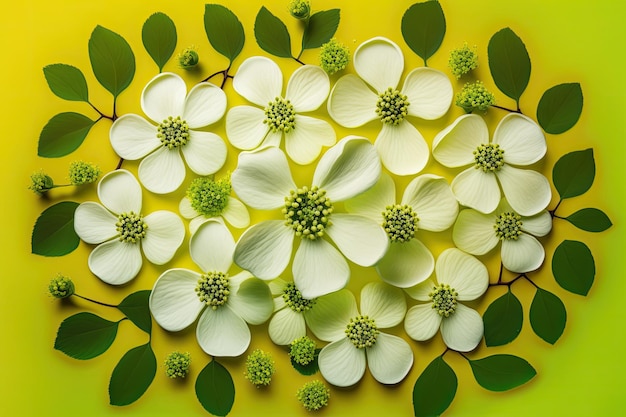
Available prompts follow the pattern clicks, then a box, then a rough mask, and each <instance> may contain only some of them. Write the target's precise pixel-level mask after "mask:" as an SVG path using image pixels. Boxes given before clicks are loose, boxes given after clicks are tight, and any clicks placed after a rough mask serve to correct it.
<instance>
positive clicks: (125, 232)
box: [115, 211, 148, 243]
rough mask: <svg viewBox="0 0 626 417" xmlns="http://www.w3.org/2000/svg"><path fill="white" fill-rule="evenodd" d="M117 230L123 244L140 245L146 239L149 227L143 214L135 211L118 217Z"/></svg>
mask: <svg viewBox="0 0 626 417" xmlns="http://www.w3.org/2000/svg"><path fill="white" fill-rule="evenodd" d="M115 228H116V229H117V233H118V236H119V239H120V241H121V242H126V243H139V241H141V240H142V239H143V238H145V237H146V232H147V231H148V225H147V224H146V222H145V221H144V220H143V216H142V215H141V214H137V213H135V212H134V211H131V212H128V213H122V214H120V215H119V216H118V217H117V223H115Z"/></svg>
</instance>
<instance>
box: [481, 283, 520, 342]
mask: <svg viewBox="0 0 626 417" xmlns="http://www.w3.org/2000/svg"><path fill="white" fill-rule="evenodd" d="M523 317H524V312H523V310H522V303H520V302H519V300H518V299H517V297H516V296H515V295H514V294H513V293H512V292H511V290H510V289H509V291H507V293H506V294H504V295H503V296H502V297H500V298H498V299H497V300H495V301H494V302H493V303H491V305H490V306H489V307H487V311H485V314H484V315H483V322H484V324H485V343H486V344H487V346H501V345H505V344H507V343H510V342H512V341H513V340H515V338H516V337H517V336H518V335H519V333H520V331H521V330H522V322H523V320H524V318H523Z"/></svg>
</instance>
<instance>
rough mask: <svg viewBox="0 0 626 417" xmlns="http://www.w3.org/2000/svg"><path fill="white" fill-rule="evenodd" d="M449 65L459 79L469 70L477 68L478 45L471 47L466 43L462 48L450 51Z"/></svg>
mask: <svg viewBox="0 0 626 417" xmlns="http://www.w3.org/2000/svg"><path fill="white" fill-rule="evenodd" d="M448 66H449V67H450V70H451V71H452V74H453V75H454V76H455V77H456V79H457V80H458V79H459V78H461V77H462V76H463V75H465V74H467V73H468V72H470V71H472V70H474V69H476V68H477V67H478V54H477V53H476V47H474V48H470V47H469V46H467V43H466V44H465V45H463V47H462V48H457V49H455V50H453V51H452V52H450V59H449V60H448Z"/></svg>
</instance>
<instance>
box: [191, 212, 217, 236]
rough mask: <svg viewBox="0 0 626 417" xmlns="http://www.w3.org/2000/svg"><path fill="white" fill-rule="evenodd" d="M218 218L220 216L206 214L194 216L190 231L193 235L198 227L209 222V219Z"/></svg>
mask: <svg viewBox="0 0 626 417" xmlns="http://www.w3.org/2000/svg"><path fill="white" fill-rule="evenodd" d="M218 219H219V217H206V216H197V217H194V218H193V219H191V221H190V222H189V233H191V234H192V235H193V234H194V233H196V231H197V230H198V228H199V227H200V226H202V225H203V224H204V223H206V222H208V221H209V220H218Z"/></svg>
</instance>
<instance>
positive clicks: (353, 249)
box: [326, 213, 389, 266]
mask: <svg viewBox="0 0 626 417" xmlns="http://www.w3.org/2000/svg"><path fill="white" fill-rule="evenodd" d="M331 221H332V225H330V226H329V227H328V228H327V229H326V233H327V234H328V236H330V238H331V239H332V240H333V242H335V244H336V245H337V247H338V248H339V250H340V251H341V253H343V254H344V255H345V257H346V258H348V259H349V260H351V261H352V262H354V263H355V264H357V265H361V266H372V265H374V264H375V263H376V262H378V261H379V260H380V258H382V257H383V255H384V254H385V252H387V247H388V245H389V239H388V238H387V233H385V230H384V229H383V228H382V227H381V226H380V224H378V223H376V221H374V220H372V219H369V218H367V217H364V216H359V215H356V214H343V213H335V214H332V215H331Z"/></svg>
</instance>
